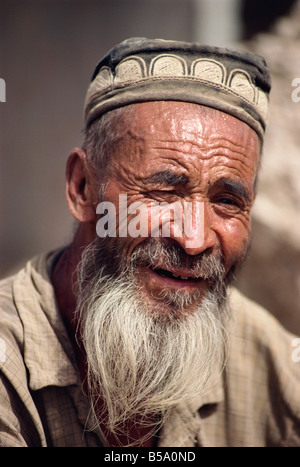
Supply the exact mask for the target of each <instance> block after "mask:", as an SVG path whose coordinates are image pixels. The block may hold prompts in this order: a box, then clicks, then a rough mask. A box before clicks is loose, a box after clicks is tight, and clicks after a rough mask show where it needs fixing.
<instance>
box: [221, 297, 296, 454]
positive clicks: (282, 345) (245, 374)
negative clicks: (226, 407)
mask: <svg viewBox="0 0 300 467" xmlns="http://www.w3.org/2000/svg"><path fill="white" fill-rule="evenodd" d="M230 305H231V310H232V317H233V324H232V327H231V329H230V340H229V342H230V344H229V357H228V362H227V378H228V396H229V397H230V398H231V400H233V401H234V402H233V404H235V406H236V407H238V405H239V403H241V404H243V407H245V405H247V406H248V407H249V410H250V412H251V413H252V415H251V417H252V418H255V419H257V426H260V427H266V426H267V427H268V429H267V431H268V433H269V434H270V436H271V437H272V440H277V441H276V442H277V443H280V445H281V446H284V445H294V444H293V443H294V441H293V440H295V439H296V441H295V442H296V443H300V432H299V429H296V428H295V426H297V425H298V426H300V404H299V394H300V358H299V359H297V358H295V357H296V353H295V350H297V349H296V348H295V345H298V347H299V348H300V340H299V338H298V337H297V336H296V335H294V334H292V333H290V332H289V331H287V330H286V329H285V328H284V327H283V326H282V325H281V324H280V323H279V322H278V321H277V319H276V318H275V317H274V316H273V315H272V314H271V313H270V312H268V311H267V310H266V309H264V308H263V307H261V306H260V305H258V304H257V303H255V302H253V301H252V300H249V299H248V298H246V297H245V296H244V295H242V294H241V293H240V292H239V291H237V290H236V289H233V290H231V292H230ZM298 354H299V356H300V349H299V352H298ZM250 412H249V413H250ZM278 420H279V421H280V422H279V423H278ZM285 443H286V444H285ZM296 445H297V444H296Z"/></svg>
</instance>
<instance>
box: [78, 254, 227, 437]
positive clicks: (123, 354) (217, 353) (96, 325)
mask: <svg viewBox="0 0 300 467" xmlns="http://www.w3.org/2000/svg"><path fill="white" fill-rule="evenodd" d="M88 263H89V261H88V255H87V257H86V260H85V264H88ZM104 269H105V268H103V269H102V270H101V271H100V272H99V271H98V273H97V278H94V280H93V281H92V283H91V282H90V281H88V285H87V287H84V286H83V285H82V284H81V287H82V291H81V294H79V299H78V310H77V312H78V319H79V325H80V339H81V340H82V343H83V345H84V349H85V352H86V357H87V367H88V370H87V372H88V375H87V377H88V388H89V393H90V394H89V395H90V399H91V406H92V410H93V411H94V415H95V416H96V419H97V421H98V423H99V425H100V424H104V425H105V426H106V428H107V430H108V431H109V432H111V433H114V434H117V435H118V434H119V435H122V434H124V431H126V423H127V422H128V421H138V423H139V424H141V425H145V426H146V425H147V424H149V425H150V424H152V425H154V431H155V430H157V429H158V428H159V427H160V426H161V425H162V424H163V423H164V422H165V420H166V418H167V417H168V414H169V412H170V410H171V409H172V408H173V407H175V406H176V405H178V404H184V403H186V402H190V401H192V400H193V399H194V398H195V397H198V396H199V395H201V394H203V393H204V392H205V391H206V390H207V389H208V387H209V386H210V385H211V384H213V382H214V380H215V378H216V377H218V376H219V374H220V371H221V370H222V365H223V364H224V361H225V353H226V352H225V348H226V329H225V328H226V326H225V323H227V318H228V316H227V310H226V301H225V299H224V300H223V305H222V306H220V297H219V296H218V295H217V293H216V294H215V295H214V293H213V292H208V293H207V295H206V297H205V298H204V299H202V301H201V304H200V305H198V306H197V307H195V311H194V312H192V313H186V314H183V313H182V314H181V315H178V314H170V317H169V319H166V318H165V317H164V318H163V319H160V317H159V313H157V312H156V313H152V312H151V308H150V306H149V302H148V301H147V299H146V298H145V297H143V295H142V293H141V290H139V288H138V286H137V285H136V281H135V280H134V277H133V276H132V275H130V274H128V273H126V274H120V275H119V276H118V277H117V278H115V277H111V275H105V273H104V272H103V271H104ZM82 270H83V271H84V264H83V266H82ZM83 275H84V272H83ZM157 308H159V305H158V306H157ZM99 401H102V404H101V405H99V403H98V402H99ZM99 407H102V409H101V410H100V409H99ZM149 420H150V421H149Z"/></svg>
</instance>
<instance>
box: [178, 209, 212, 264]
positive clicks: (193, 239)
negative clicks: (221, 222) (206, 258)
mask: <svg viewBox="0 0 300 467" xmlns="http://www.w3.org/2000/svg"><path fill="white" fill-rule="evenodd" d="M179 216H180V214H179V213H178V215H177V216H176V214H175V216H174V219H173V228H171V231H170V234H171V235H170V237H171V238H173V239H174V240H176V242H177V243H178V244H179V245H180V246H181V247H182V248H183V249H184V250H185V251H186V253H187V254H189V255H192V256H195V255H198V254H200V253H203V252H204V251H206V250H207V249H213V247H215V245H216V242H217V235H216V232H215V231H214V230H213V229H212V226H211V222H210V216H209V210H208V207H207V205H206V203H204V201H190V202H186V201H184V202H183V209H182V217H181V219H180V218H179Z"/></svg>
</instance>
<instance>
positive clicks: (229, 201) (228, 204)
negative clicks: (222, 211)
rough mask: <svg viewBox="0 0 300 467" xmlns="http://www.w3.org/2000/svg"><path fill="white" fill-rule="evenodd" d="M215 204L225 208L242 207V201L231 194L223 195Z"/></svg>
mask: <svg viewBox="0 0 300 467" xmlns="http://www.w3.org/2000/svg"><path fill="white" fill-rule="evenodd" d="M215 202H216V203H217V204H219V205H221V206H223V207H224V208H227V209H243V203H242V202H241V201H240V200H238V199H236V198H234V197H231V196H223V197H222V198H218V199H217V200H216V201H215Z"/></svg>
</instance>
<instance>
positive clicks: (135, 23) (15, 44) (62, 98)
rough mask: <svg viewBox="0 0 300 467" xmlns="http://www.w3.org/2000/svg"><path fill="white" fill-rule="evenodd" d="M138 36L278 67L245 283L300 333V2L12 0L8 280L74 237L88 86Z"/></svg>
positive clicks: (6, 145) (2, 158)
mask: <svg viewBox="0 0 300 467" xmlns="http://www.w3.org/2000/svg"><path fill="white" fill-rule="evenodd" d="M131 36H143V37H161V38H164V39H177V40H187V41H200V42H203V43H207V44H214V45H219V46H237V47H239V48H243V49H247V50H251V51H254V52H256V53H260V54H261V55H263V56H265V58H266V59H267V61H268V63H269V65H270V68H271V72H272V76H273V91H272V99H271V120H270V126H269V129H268V132H267V136H266V143H265V149H264V158H263V165H262V171H261V177H260V187H259V189H260V191H259V196H258V198H257V201H256V205H255V208H254V211H253V241H252V251H251V254H250V257H249V260H248V262H247V264H246V265H245V267H244V270H243V272H242V274H241V276H240V279H239V281H238V285H239V287H240V289H241V290H242V291H243V292H245V293H246V294H247V295H248V296H249V297H250V298H253V299H254V300H256V301H258V302H259V303H261V304H262V305H263V306H265V307H267V308H268V309H269V310H270V311H271V312H272V313H273V314H274V315H275V316H277V318H278V319H279V320H280V321H281V322H282V323H283V324H284V326H286V327H287V328H288V329H290V330H292V331H293V332H296V333H298V334H300V305H299V303H300V234H299V231H298V229H299V227H300V180H299V176H300V155H299V151H300V149H299V148H300V102H298V103H297V102H293V100H292V97H291V96H292V92H293V90H295V88H293V87H292V81H293V80H294V79H295V78H300V4H299V0H263V1H262V0H98V1H96V0H22V1H19V0H0V78H2V79H4V80H5V82H6V102H0V277H4V276H6V275H7V274H10V273H13V272H14V271H16V270H18V268H20V267H21V266H22V265H23V264H24V263H25V262H26V260H27V259H29V258H31V257H32V256H33V255H36V254H39V253H40V252H42V251H45V250H49V249H53V248H56V247H58V246H61V245H64V244H66V243H68V242H69V241H70V240H71V238H72V234H73V230H74V224H73V221H72V218H71V215H70V214H69V212H68V210H67V207H66V203H65V195H64V171H65V164H66V160H67V157H68V154H69V153H70V151H71V149H72V148H73V147H74V146H78V145H81V142H82V127H83V112H82V107H83V102H84V98H85V92H86V88H87V86H88V83H89V80H90V77H91V74H92V72H93V69H94V67H95V65H96V64H97V62H98V61H99V60H100V58H101V57H102V56H103V55H104V54H105V53H106V51H107V50H109V49H110V48H111V47H113V46H114V45H115V44H117V43H118V42H120V41H122V40H124V39H126V38H128V37H131ZM298 95H299V96H300V92H299V93H298Z"/></svg>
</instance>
